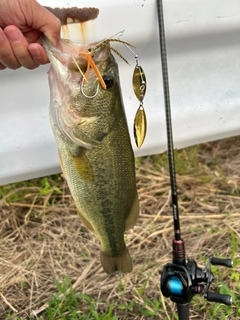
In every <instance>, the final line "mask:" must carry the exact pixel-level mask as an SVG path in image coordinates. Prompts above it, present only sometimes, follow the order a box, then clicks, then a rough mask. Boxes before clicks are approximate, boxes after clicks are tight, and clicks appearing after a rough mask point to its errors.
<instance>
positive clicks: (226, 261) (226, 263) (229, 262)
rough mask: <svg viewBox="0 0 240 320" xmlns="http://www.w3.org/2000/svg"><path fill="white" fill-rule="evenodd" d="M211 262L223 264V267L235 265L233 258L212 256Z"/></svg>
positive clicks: (217, 264)
mask: <svg viewBox="0 0 240 320" xmlns="http://www.w3.org/2000/svg"><path fill="white" fill-rule="evenodd" d="M210 263H211V264H212V265H213V266H223V267H227V268H232V267H233V261H232V259H219V258H210Z"/></svg>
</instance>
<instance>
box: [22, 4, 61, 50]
mask: <svg viewBox="0 0 240 320" xmlns="http://www.w3.org/2000/svg"><path fill="white" fill-rule="evenodd" d="M30 3H31V5H30V6H31V7H32V8H29V7H30V6H28V8H27V10H29V9H30V10H31V14H26V17H25V18H26V20H27V24H28V25H31V26H32V27H33V28H34V29H36V30H39V31H41V32H42V33H44V34H45V36H46V37H47V38H48V39H49V40H50V41H51V43H52V44H53V45H54V46H56V44H57V43H58V41H59V40H60V31H61V22H60V20H59V19H58V18H57V17H56V16H54V15H53V14H52V13H51V12H50V11H48V10H47V9H46V8H44V7H43V6H41V5H40V4H39V3H38V2H37V1H31V2H30Z"/></svg>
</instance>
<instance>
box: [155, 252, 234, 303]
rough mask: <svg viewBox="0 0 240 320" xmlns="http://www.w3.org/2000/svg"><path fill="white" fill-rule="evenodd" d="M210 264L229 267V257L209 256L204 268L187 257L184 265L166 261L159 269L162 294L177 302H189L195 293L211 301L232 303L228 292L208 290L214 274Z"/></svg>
mask: <svg viewBox="0 0 240 320" xmlns="http://www.w3.org/2000/svg"><path fill="white" fill-rule="evenodd" d="M210 263H211V264H212V265H218V266H223V267H227V268H231V267H232V266H233V262H232V260H231V259H218V258H211V259H209V263H208V264H207V265H206V267H205V268H204V269H201V268H199V267H198V266H197V263H196V262H195V261H194V260H193V259H188V261H187V263H186V265H179V264H175V263H168V264H167V265H165V266H164V268H163V269H162V271H161V281H160V285H161V291H162V294H163V295H164V296H165V297H167V298H170V299H171V300H172V301H173V302H175V303H177V304H187V303H189V302H190V301H191V300H192V298H193V296H194V295H195V294H200V295H203V296H204V298H205V299H206V300H208V301H211V302H218V303H223V304H225V305H227V306H230V305H231V304H232V297H231V296H230V295H228V294H219V293H214V292H210V291H209V287H210V284H211V283H212V281H213V280H214V276H213V274H212V272H211V270H210Z"/></svg>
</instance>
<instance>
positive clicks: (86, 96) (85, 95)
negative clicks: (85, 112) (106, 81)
mask: <svg viewBox="0 0 240 320" xmlns="http://www.w3.org/2000/svg"><path fill="white" fill-rule="evenodd" d="M83 88H84V79H82V84H81V86H80V89H81V92H82V94H83V95H84V97H85V98H88V99H93V98H95V97H96V96H97V94H98V91H99V83H98V85H97V90H96V93H95V94H94V95H93V96H88V95H87V94H86V93H85V92H84V91H83Z"/></svg>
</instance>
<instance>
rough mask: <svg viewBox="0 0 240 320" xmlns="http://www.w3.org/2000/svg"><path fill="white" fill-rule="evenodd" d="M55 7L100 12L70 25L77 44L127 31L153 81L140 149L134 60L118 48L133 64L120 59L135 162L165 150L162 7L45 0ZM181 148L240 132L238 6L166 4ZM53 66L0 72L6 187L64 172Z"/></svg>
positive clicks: (223, 0) (233, 0)
mask: <svg viewBox="0 0 240 320" xmlns="http://www.w3.org/2000/svg"><path fill="white" fill-rule="evenodd" d="M39 2H40V3H41V4H43V5H47V6H51V7H63V6H64V7H68V6H70V7H72V6H81V7H96V8H99V16H98V17H97V19H95V20H93V21H89V22H87V23H84V24H82V25H81V26H80V25H79V24H78V25H77V24H76V25H70V26H69V28H68V34H67V35H66V32H65V34H64V33H63V34H62V36H63V37H69V38H70V39H71V40H73V41H76V42H86V43H88V42H93V41H94V42H95V41H100V40H102V39H105V38H108V37H111V36H112V35H114V34H115V33H117V32H119V31H121V30H125V31H124V35H123V36H122V37H121V39H123V40H125V41H127V42H130V43H131V44H133V45H135V46H136V49H134V50H135V51H136V53H137V55H138V57H139V64H140V65H141V66H142V68H143V70H144V72H145V74H146V79H147V91H146V95H145V99H144V107H145V111H146V115H147V121H148V127H147V136H146V139H145V141H144V144H143V146H142V147H141V149H140V150H138V149H137V148H136V146H135V142H134V138H133V119H134V116H135V113H136V110H137V108H138V106H139V102H138V100H137V98H136V97H135V95H134V92H133V89H132V73H133V70H134V66H135V60H134V56H133V54H132V53H131V52H130V51H129V50H128V49H127V48H126V47H124V46H123V45H120V44H118V45H115V44H112V45H113V46H114V47H115V48H117V49H118V50H119V51H120V52H121V53H122V55H123V56H124V57H126V58H127V60H128V61H129V62H130V64H131V66H128V65H127V64H125V63H124V62H123V61H122V60H121V59H120V58H118V57H116V59H117V61H118V66H119V71H120V79H121V87H122V95H123V99H124V105H125V111H126V115H127V120H128V124H129V132H130V135H131V139H132V144H133V147H134V152H135V155H136V156H142V155H147V154H154V153H161V152H164V151H165V150H166V148H167V147H166V144H167V141H166V126H165V111H164V110H165V109H164V97H163V86H162V73H161V72H162V71H161V60H160V46H159V36H158V21H157V7H156V1H153V0H145V1H140V0H135V1H130V0H123V1H116V0H113V1H108V2H107V1H104V0H91V1H90V0H88V1H87V0H81V1H74V0H73V1H71V0H68V1H61V0H55V1H44V0H41V1H39ZM163 6H164V17H165V18H164V19H165V32H166V44H167V56H168V70H169V85H170V97H171V110H172V123H173V138H174V146H175V148H183V147H187V146H191V145H194V144H198V143H201V142H206V141H211V140H216V139H221V138H225V137H230V136H235V135H239V134H240V124H239V119H240V90H239V89H240V88H239V87H240V82H239V78H240V41H239V29H240V15H239V12H240V2H239V1H237V0H210V1H209V0H201V1H200V0H195V1H191V0H181V1H179V0H168V1H163ZM48 68H49V65H48V66H43V67H40V68H38V69H35V70H32V71H29V70H25V69H23V68H21V69H19V70H15V71H13V70H4V71H1V72H0V95H1V102H0V115H1V116H0V185H3V184H7V183H11V182H16V181H21V180H27V179H30V178H35V177H39V176H44V175H48V174H53V173H57V172H60V167H59V163H58V156H57V148H56V145H55V141H54V138H53V134H52V131H51V128H50V124H49V119H48V106H49V101H50V100H49V99H50V97H49V88H48V78H47V70H48Z"/></svg>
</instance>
